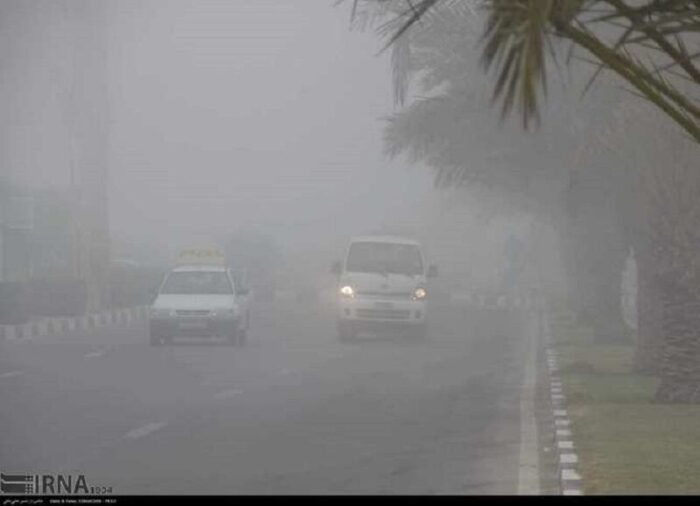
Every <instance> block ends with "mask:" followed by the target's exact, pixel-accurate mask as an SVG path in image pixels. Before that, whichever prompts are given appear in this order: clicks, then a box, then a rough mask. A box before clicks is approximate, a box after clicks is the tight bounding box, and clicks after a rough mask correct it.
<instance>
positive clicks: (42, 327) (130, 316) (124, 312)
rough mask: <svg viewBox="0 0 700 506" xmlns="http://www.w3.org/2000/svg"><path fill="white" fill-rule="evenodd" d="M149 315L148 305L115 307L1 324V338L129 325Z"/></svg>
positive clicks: (11, 339) (57, 333)
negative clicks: (27, 321)
mask: <svg viewBox="0 0 700 506" xmlns="http://www.w3.org/2000/svg"><path fill="white" fill-rule="evenodd" d="M147 315H148V308H147V307H146V306H136V307H132V308H125V309H114V310H108V311H102V312H100V313H93V314H88V315H85V316H78V317H74V318H70V317H59V318H45V319H43V320H39V321H35V322H29V323H25V324H23V325H0V340H2V339H4V340H7V341H14V340H18V339H32V338H33V337H45V336H53V335H60V334H67V333H69V332H74V331H76V330H90V329H94V328H99V327H106V326H108V325H129V324H131V323H134V322H137V321H140V320H144V319H145V318H146V317H147Z"/></svg>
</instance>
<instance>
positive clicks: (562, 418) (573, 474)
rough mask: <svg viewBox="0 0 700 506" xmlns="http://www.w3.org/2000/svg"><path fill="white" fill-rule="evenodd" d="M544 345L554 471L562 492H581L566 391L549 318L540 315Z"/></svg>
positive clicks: (570, 493) (577, 460) (577, 493)
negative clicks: (542, 319)
mask: <svg viewBox="0 0 700 506" xmlns="http://www.w3.org/2000/svg"><path fill="white" fill-rule="evenodd" d="M543 323H544V348H545V355H546V362H547V372H548V378H549V385H547V386H548V389H549V398H550V401H551V402H550V407H551V411H552V413H551V414H552V420H554V423H553V424H551V426H550V427H551V438H552V442H553V443H554V448H555V451H556V459H557V474H558V478H559V484H560V490H561V494H562V495H583V478H582V476H581V474H580V472H579V470H578V464H579V457H578V454H577V453H576V447H575V444H574V438H573V428H572V424H571V419H570V418H569V413H568V411H567V408H566V394H565V392H564V385H563V383H562V381H561V376H560V374H559V360H558V358H559V357H558V354H557V352H556V351H555V350H554V349H553V348H552V345H551V337H552V335H551V330H550V327H549V318H547V317H545V318H544V322H543Z"/></svg>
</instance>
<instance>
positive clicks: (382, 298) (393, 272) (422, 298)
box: [333, 236, 437, 341]
mask: <svg viewBox="0 0 700 506" xmlns="http://www.w3.org/2000/svg"><path fill="white" fill-rule="evenodd" d="M333 272H334V273H335V274H337V275H338V277H339V279H338V315H337V326H338V334H339V337H340V339H341V340H342V341H347V340H352V339H354V338H355V337H356V336H357V334H358V333H361V332H367V331H368V332H371V331H381V330H401V331H407V332H409V333H410V334H411V335H412V336H413V337H415V338H420V339H422V338H425V337H426V333H427V319H426V316H427V315H426V312H427V304H426V302H427V297H428V286H427V281H428V278H431V277H435V276H437V267H435V266H434V265H431V266H430V267H428V266H426V263H425V259H424V257H423V252H422V248H421V245H420V243H418V242H417V241H415V240H412V239H407V238H403V237H395V236H363V237H355V238H353V239H352V240H351V241H350V245H349V247H348V249H347V252H346V255H345V259H344V260H343V261H342V262H336V263H335V264H334V265H333Z"/></svg>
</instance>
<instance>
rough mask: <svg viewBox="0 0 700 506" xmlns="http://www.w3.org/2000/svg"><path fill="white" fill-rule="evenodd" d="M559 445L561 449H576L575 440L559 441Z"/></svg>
mask: <svg viewBox="0 0 700 506" xmlns="http://www.w3.org/2000/svg"><path fill="white" fill-rule="evenodd" d="M557 446H558V447H559V449H560V450H573V449H574V442H573V441H557Z"/></svg>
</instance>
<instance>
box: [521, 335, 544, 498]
mask: <svg viewBox="0 0 700 506" xmlns="http://www.w3.org/2000/svg"><path fill="white" fill-rule="evenodd" d="M534 341H535V339H534V336H529V339H528V344H527V346H528V349H527V362H526V364H525V371H524V375H523V385H522V389H521V392H520V456H519V459H518V495H538V494H539V493H540V478H539V462H538V459H539V454H538V448H539V443H538V441H537V425H536V422H535V380H536V373H535V371H536V367H537V363H536V360H537V353H536V349H535V342H534Z"/></svg>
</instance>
